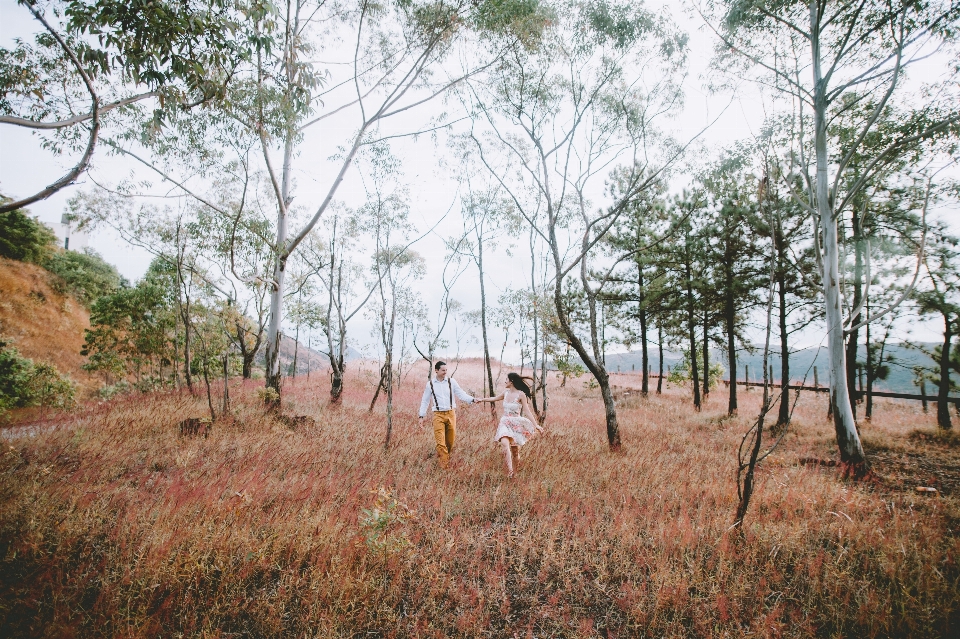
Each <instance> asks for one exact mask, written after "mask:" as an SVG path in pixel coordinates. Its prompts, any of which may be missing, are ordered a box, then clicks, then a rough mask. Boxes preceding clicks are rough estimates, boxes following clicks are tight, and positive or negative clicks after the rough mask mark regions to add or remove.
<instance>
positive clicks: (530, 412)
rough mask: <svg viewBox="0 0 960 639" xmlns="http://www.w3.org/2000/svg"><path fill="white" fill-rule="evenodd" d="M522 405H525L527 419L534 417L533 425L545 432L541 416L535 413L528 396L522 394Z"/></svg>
mask: <svg viewBox="0 0 960 639" xmlns="http://www.w3.org/2000/svg"><path fill="white" fill-rule="evenodd" d="M520 403H521V404H523V411H524V413H526V415H527V419H530V417H533V419H531V420H530V421H531V422H533V425H534V426H535V427H536V429H537V430H543V426H541V425H540V416H539V415H537V414H536V413H535V412H534V410H533V407H532V406H531V404H530V403H529V400H528V399H527V396H526V395H524V394H522V393H521V394H520Z"/></svg>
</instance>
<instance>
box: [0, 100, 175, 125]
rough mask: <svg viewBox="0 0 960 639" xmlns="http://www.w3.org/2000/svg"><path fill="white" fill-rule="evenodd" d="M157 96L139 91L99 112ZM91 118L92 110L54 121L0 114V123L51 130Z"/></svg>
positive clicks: (103, 107)
mask: <svg viewBox="0 0 960 639" xmlns="http://www.w3.org/2000/svg"><path fill="white" fill-rule="evenodd" d="M156 96H157V93H156V92H155V91H150V92H149V93H141V94H140V95H134V96H130V97H129V98H124V99H123V100H117V101H116V102H111V103H110V104H106V105H104V106H102V107H100V114H101V115H102V114H104V113H106V112H107V111H113V110H114V109H117V108H119V107H122V106H127V105H128V104H133V103H134V102H139V101H140V100H146V99H147V98H154V97H156ZM91 118H93V112H92V111H91V112H90V113H87V114H86V115H78V116H75V117H72V118H67V119H66V120H57V121H56V122H37V121H36V120H29V119H27V118H18V117H16V116H14V115H0V124H12V125H14V126H22V127H24V128H27V129H42V130H51V129H54V130H55V129H65V128H67V127H69V126H73V125H74V124H80V123H81V122H86V121H87V120H89V119H91Z"/></svg>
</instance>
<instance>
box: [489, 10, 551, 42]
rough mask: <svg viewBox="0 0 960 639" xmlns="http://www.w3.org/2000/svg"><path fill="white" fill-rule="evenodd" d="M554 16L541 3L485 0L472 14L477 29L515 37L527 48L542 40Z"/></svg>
mask: <svg viewBox="0 0 960 639" xmlns="http://www.w3.org/2000/svg"><path fill="white" fill-rule="evenodd" d="M551 17H552V14H551V12H550V11H549V9H548V8H547V7H546V6H544V4H543V3H541V2H540V1H539V0H486V2H479V3H477V4H476V7H475V9H474V12H473V24H474V26H475V27H476V28H477V30H479V31H481V32H485V33H489V34H495V35H512V36H514V37H516V38H518V39H519V40H520V41H521V42H522V43H523V44H524V45H526V46H527V47H533V46H535V45H536V43H538V42H539V41H540V37H541V35H542V32H543V29H544V27H545V26H546V25H547V24H548V23H549V22H550V20H551Z"/></svg>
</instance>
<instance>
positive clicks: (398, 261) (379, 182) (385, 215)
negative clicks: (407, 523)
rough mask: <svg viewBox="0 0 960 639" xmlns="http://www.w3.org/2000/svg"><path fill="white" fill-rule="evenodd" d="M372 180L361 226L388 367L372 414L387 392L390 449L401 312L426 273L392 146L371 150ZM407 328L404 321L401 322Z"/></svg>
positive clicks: (383, 368)
mask: <svg viewBox="0 0 960 639" xmlns="http://www.w3.org/2000/svg"><path fill="white" fill-rule="evenodd" d="M367 155H369V156H370V161H369V165H370V169H371V170H370V176H369V180H365V185H366V189H367V202H366V203H365V204H364V205H363V206H361V207H360V209H359V210H358V211H357V221H358V223H359V224H360V225H361V226H362V228H363V229H364V230H365V231H366V233H367V234H368V235H372V238H373V251H374V253H373V260H372V265H371V268H370V272H369V274H368V277H369V278H370V279H369V282H368V283H367V286H368V287H369V288H370V290H371V291H375V298H376V304H375V306H374V308H373V309H372V311H373V313H372V314H373V315H374V316H375V319H376V323H377V331H376V332H378V333H379V337H380V343H381V346H382V347H383V365H382V366H381V368H380V379H379V381H378V382H377V389H376V391H375V393H374V396H373V400H372V401H371V402H370V410H373V407H374V405H375V404H376V401H377V397H378V396H379V394H380V391H381V389H382V390H384V391H385V392H386V395H387V431H386V436H385V438H384V446H385V447H386V446H389V445H390V437H391V434H392V432H393V391H394V375H395V373H396V365H395V360H394V356H395V350H396V348H395V341H396V333H397V326H398V316H397V314H398V312H402V311H404V310H406V308H405V307H407V306H408V305H409V304H408V302H409V298H410V294H411V291H410V284H411V283H412V282H413V281H414V280H416V279H419V278H421V277H423V274H424V261H423V259H422V258H421V257H420V256H419V255H417V254H416V253H415V252H414V251H412V250H410V245H411V242H410V235H411V233H412V232H413V231H414V227H413V225H412V224H411V222H410V219H409V217H410V197H409V193H408V190H407V189H406V187H405V186H404V185H403V184H402V183H400V181H399V178H400V177H401V176H400V168H399V165H400V161H399V158H397V157H396V156H394V155H393V154H392V153H391V152H390V149H389V147H387V146H386V145H378V146H373V147H369V148H368V149H367ZM401 325H402V322H401Z"/></svg>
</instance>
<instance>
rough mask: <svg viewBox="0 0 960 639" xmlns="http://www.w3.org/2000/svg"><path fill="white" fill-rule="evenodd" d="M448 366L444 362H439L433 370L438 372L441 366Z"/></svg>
mask: <svg viewBox="0 0 960 639" xmlns="http://www.w3.org/2000/svg"><path fill="white" fill-rule="evenodd" d="M446 365H447V363H446V362H443V361H441V362H437V363H436V364H434V365H433V370H435V371H438V370H440V367H441V366H446Z"/></svg>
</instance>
